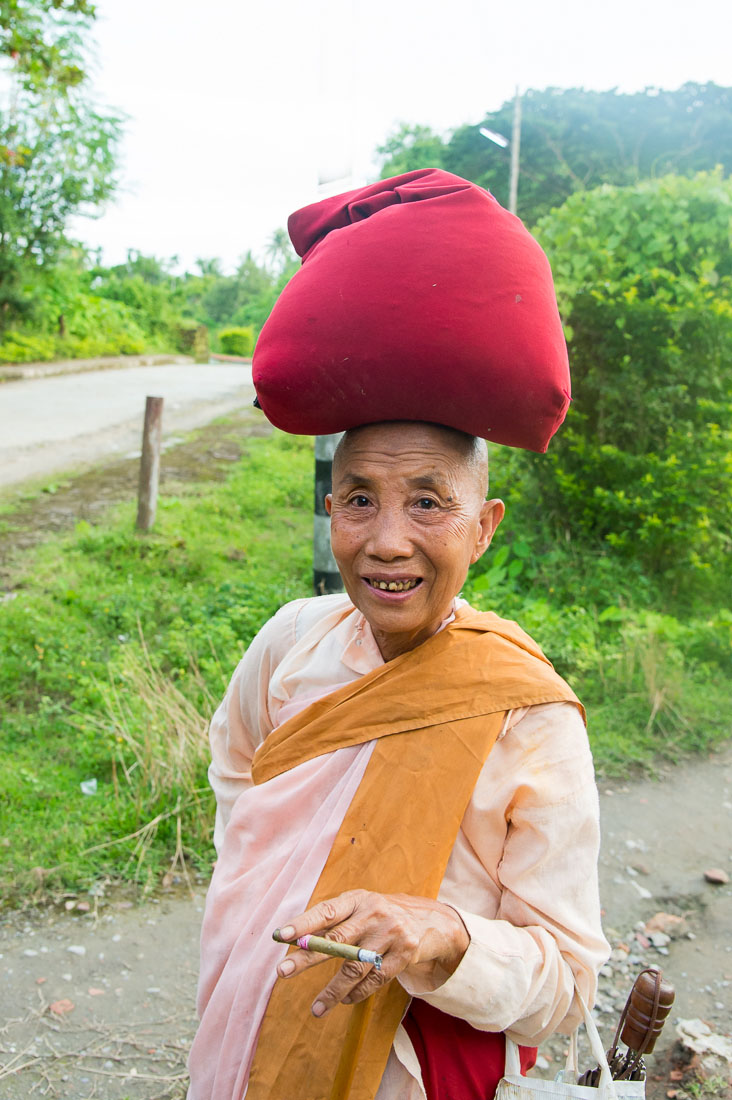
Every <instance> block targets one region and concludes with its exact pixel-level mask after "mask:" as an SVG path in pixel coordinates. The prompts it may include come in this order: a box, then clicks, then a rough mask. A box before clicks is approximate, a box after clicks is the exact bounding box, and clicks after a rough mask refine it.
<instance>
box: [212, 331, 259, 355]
mask: <svg viewBox="0 0 732 1100" xmlns="http://www.w3.org/2000/svg"><path fill="white" fill-rule="evenodd" d="M219 341H220V343H221V350H222V351H223V352H225V354H226V355H243V356H249V355H251V354H252V352H253V351H254V329H253V328H252V327H251V325H250V326H249V327H248V328H242V327H241V326H239V327H237V326H232V327H231V328H223V329H222V330H221V332H220V333H219Z"/></svg>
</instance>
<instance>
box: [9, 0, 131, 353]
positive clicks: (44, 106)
mask: <svg viewBox="0 0 732 1100" xmlns="http://www.w3.org/2000/svg"><path fill="white" fill-rule="evenodd" d="M0 16H1V17H2V23H1V24H0V25H1V26H2V31H1V32H0V56H4V58H5V68H6V70H7V77H8V80H7V85H8V88H9V91H8V93H7V95H6V98H5V102H2V103H1V105H0V331H1V330H2V329H3V328H7V326H8V325H9V324H11V323H13V322H14V321H15V320H16V319H17V318H18V317H22V316H23V315H24V314H26V313H27V312H28V311H29V310H30V309H31V307H32V302H33V282H34V278H35V277H36V276H37V273H38V268H39V266H40V265H42V264H47V263H49V262H51V261H53V260H55V259H56V258H57V257H58V256H59V254H60V252H61V251H62V250H63V249H64V248H65V247H66V246H67V245H68V240H67V234H66V230H67V226H68V223H69V219H70V218H71V217H72V215H75V214H82V215H92V214H94V213H95V212H97V211H98V209H99V207H100V204H101V203H103V202H104V200H105V199H107V198H109V196H110V195H112V193H113V192H114V189H115V186H116V179H115V166H116V152H117V142H118V139H119V136H120V119H119V118H118V117H117V116H115V115H114V114H112V113H110V112H108V111H105V110H102V109H99V108H98V107H97V106H96V105H95V103H94V101H93V98H92V96H91V93H90V91H89V88H88V80H87V60H88V38H89V33H90V28H91V23H92V20H93V18H94V8H93V5H91V4H90V3H88V2H86V0H52V2H50V3H49V2H44V0H0Z"/></svg>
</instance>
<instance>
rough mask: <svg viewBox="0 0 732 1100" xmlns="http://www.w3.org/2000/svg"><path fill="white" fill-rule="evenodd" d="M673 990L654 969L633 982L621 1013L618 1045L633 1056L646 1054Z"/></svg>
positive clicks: (654, 1038)
mask: <svg viewBox="0 0 732 1100" xmlns="http://www.w3.org/2000/svg"><path fill="white" fill-rule="evenodd" d="M674 996H675V992H674V988H673V986H672V985H670V984H669V982H665V981H663V975H662V973H661V971H660V970H657V969H656V968H655V967H649V968H648V969H647V970H642V971H641V972H640V974H639V975H638V977H637V978H636V980H635V983H634V985H633V988H632V990H631V992H630V997H629V998H628V1003H627V1005H626V1006H625V1010H624V1013H623V1016H624V1019H625V1022H624V1023H623V1020H622V1019H621V1024H623V1028H622V1031H621V1032H620V1039H621V1042H623V1043H625V1045H626V1046H627V1047H629V1048H630V1050H633V1051H635V1052H636V1053H637V1054H650V1053H651V1051H652V1050H653V1048H654V1046H655V1045H656V1039H657V1038H658V1036H659V1035H660V1034H661V1030H662V1028H663V1025H664V1023H665V1021H666V1017H667V1016H668V1014H669V1012H670V1011H671V1005H672V1004H673V1003H674Z"/></svg>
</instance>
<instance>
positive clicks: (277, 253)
mask: <svg viewBox="0 0 732 1100" xmlns="http://www.w3.org/2000/svg"><path fill="white" fill-rule="evenodd" d="M266 251H267V259H268V260H269V262H270V264H271V265H272V268H273V270H274V272H275V273H276V274H277V275H280V274H281V273H282V272H283V271H284V270H285V269H286V268H287V267H288V266H289V265H291V264H292V263H293V262H297V256H296V255H295V250H294V248H293V247H292V244H291V242H290V236H289V234H288V232H287V230H286V229H282V228H280V229H275V231H274V233H273V234H272V235H271V237H270V238H269V241H268V242H267V249H266Z"/></svg>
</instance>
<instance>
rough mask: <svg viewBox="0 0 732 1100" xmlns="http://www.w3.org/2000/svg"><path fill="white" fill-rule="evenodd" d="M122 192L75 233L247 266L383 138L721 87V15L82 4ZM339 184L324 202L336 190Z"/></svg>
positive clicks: (358, 4) (330, 4)
mask: <svg viewBox="0 0 732 1100" xmlns="http://www.w3.org/2000/svg"><path fill="white" fill-rule="evenodd" d="M97 11H98V20H97V26H96V38H97V44H98V49H97V63H96V74H95V85H96V89H97V94H98V96H99V98H100V99H101V100H102V101H103V102H105V103H107V104H109V105H111V106H113V107H115V108H117V109H118V110H120V111H122V112H124V113H125V114H126V115H127V116H128V120H127V123H126V136H125V140H124V145H123V150H122V152H123V156H122V171H121V181H122V186H121V189H120V192H119V194H118V197H117V199H116V201H115V202H114V203H113V204H110V206H109V207H108V209H107V211H106V213H105V214H104V215H103V217H101V218H100V219H98V220H95V221H88V220H84V221H81V222H77V223H76V224H75V226H74V231H75V232H76V234H77V235H78V236H79V237H81V238H82V239H83V240H84V241H85V242H86V243H88V244H89V245H91V246H92V247H96V246H98V245H101V246H102V248H103V250H104V256H105V259H106V260H107V261H108V262H110V263H116V262H119V261H121V260H123V259H124V257H125V255H126V251H127V249H128V248H136V249H139V250H141V251H142V252H145V253H152V254H154V255H156V256H158V257H160V258H163V257H169V256H172V255H178V256H179V257H180V261H181V264H182V265H183V266H187V267H192V266H193V264H194V262H195V260H196V259H197V258H198V257H213V256H218V257H220V258H221V259H222V260H223V261H224V265H225V268H227V269H232V268H233V267H234V266H235V265H236V261H237V259H238V258H239V257H240V256H241V255H242V254H243V253H244V252H246V250H247V249H249V248H251V249H253V250H254V252H255V253H257V254H259V255H262V253H263V250H264V248H265V245H266V242H267V240H268V238H269V237H270V235H271V234H272V232H273V231H274V230H275V229H276V228H277V227H278V226H283V225H285V223H286V220H287V216H288V214H289V213H290V212H291V211H292V210H294V209H296V208H297V207H299V206H303V205H305V204H306V203H309V202H313V201H315V200H316V199H317V198H318V197H319V194H320V192H319V191H318V178H319V177H323V176H334V175H335V176H338V175H340V176H345V177H350V180H352V181H354V185H356V184H358V183H362V182H365V181H367V180H368V179H371V178H374V176H375V175H376V174H377V167H376V165H375V162H374V151H375V148H376V146H377V145H378V144H379V143H380V142H381V141H383V139H384V138H385V137H386V135H387V134H388V133H389V131H390V130H391V129H392V128H393V127H394V126H395V125H396V124H397V123H398V122H399V121H402V120H403V121H406V122H420V123H425V124H427V125H430V126H432V127H433V128H435V129H437V130H439V131H445V130H448V129H450V128H453V127H455V126H459V125H461V124H462V123H466V122H478V121H479V120H480V119H481V118H482V117H483V115H484V113H485V112H486V111H490V110H494V109H496V108H497V107H499V106H500V104H501V103H502V102H503V101H504V100H506V99H508V98H510V97H511V96H512V95H513V90H514V87H515V86H516V84H518V85H519V86H520V87H521V88H523V89H525V88H527V87H533V88H545V87H549V86H555V87H584V88H592V89H597V90H606V89H608V88H612V87H618V88H619V89H620V90H621V91H638V90H642V89H643V88H645V87H647V86H656V87H663V88H677V87H679V86H680V85H681V84H683V83H684V82H685V81H688V80H694V81H699V82H705V81H708V80H713V81H715V82H716V83H718V84H724V85H729V84H731V83H732V50H731V49H730V42H732V3H731V2H730V0H697V2H696V3H689V2H688V0H684V2H683V3H682V2H680V0H613V3H608V2H607V0H603V2H596V0H555V2H554V3H547V2H546V0H522V3H501V4H498V3H496V2H495V0H420V2H419V3H418V4H409V3H407V4H399V3H394V2H382V3H375V2H374V0H368V2H367V0H258V2H254V0H206V2H205V3H202V2H201V0H97ZM348 183H349V180H348V179H347V180H346V181H345V185H342V186H336V187H335V188H331V192H332V191H333V190H344V189H345V187H346V186H347V185H348Z"/></svg>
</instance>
